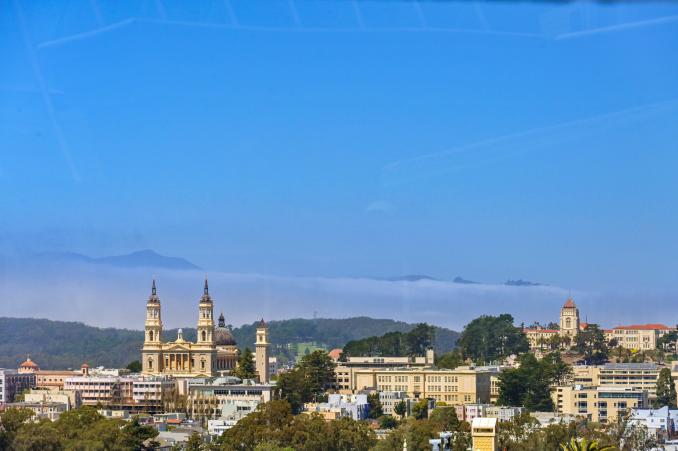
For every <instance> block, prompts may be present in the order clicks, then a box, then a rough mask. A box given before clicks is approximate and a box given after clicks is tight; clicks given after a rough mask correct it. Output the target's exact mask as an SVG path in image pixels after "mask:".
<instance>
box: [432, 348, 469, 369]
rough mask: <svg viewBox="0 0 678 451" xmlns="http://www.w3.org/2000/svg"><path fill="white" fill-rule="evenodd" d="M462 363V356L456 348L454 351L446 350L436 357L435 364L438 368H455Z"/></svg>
mask: <svg viewBox="0 0 678 451" xmlns="http://www.w3.org/2000/svg"><path fill="white" fill-rule="evenodd" d="M463 364H464V357H463V356H462V355H461V352H460V351H459V350H457V349H455V350H454V351H450V352H447V353H445V354H443V355H441V356H440V357H438V358H437V359H436V366H437V367H438V368H448V369H451V370H453V369H455V368H456V367H458V366H460V365H463Z"/></svg>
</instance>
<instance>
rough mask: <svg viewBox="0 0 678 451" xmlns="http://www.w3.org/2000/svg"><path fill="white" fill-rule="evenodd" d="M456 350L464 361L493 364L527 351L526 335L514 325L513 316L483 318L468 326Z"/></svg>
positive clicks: (487, 316)
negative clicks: (459, 351)
mask: <svg viewBox="0 0 678 451" xmlns="http://www.w3.org/2000/svg"><path fill="white" fill-rule="evenodd" d="M458 346H459V348H460V350H461V353H462V355H463V356H464V357H465V358H470V359H472V360H473V361H474V362H476V363H478V364H483V363H489V362H496V361H499V360H502V359H504V358H506V357H508V356H510V355H512V354H519V353H522V352H527V351H528V349H529V344H528V341H527V338H526V336H525V334H524V333H523V332H522V330H521V329H520V328H519V327H516V326H514V325H513V316H511V315H509V314H507V313H504V314H502V315H499V316H490V315H483V316H481V317H479V318H476V319H474V320H473V321H471V322H470V323H468V324H467V325H466V326H465V327H464V330H463V331H462V333H461V336H460V337H459V341H458Z"/></svg>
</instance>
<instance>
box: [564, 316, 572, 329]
mask: <svg viewBox="0 0 678 451" xmlns="http://www.w3.org/2000/svg"><path fill="white" fill-rule="evenodd" d="M565 327H566V328H567V329H569V328H570V327H572V319H570V318H567V319H566V320H565Z"/></svg>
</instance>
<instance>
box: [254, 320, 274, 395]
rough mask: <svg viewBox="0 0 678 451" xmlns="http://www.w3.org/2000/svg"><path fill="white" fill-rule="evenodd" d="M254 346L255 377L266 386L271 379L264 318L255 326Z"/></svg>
mask: <svg viewBox="0 0 678 451" xmlns="http://www.w3.org/2000/svg"><path fill="white" fill-rule="evenodd" d="M254 346H255V348H256V351H255V353H256V355H255V358H256V362H255V365H256V369H257V377H258V379H259V382H261V383H262V384H266V383H268V381H269V380H270V377H271V374H270V372H269V355H268V349H269V347H270V346H271V344H270V343H269V342H268V326H267V325H266V322H265V321H264V318H261V321H259V324H257V337H256V342H255V344H254Z"/></svg>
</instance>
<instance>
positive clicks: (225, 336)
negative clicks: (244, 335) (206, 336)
mask: <svg viewBox="0 0 678 451" xmlns="http://www.w3.org/2000/svg"><path fill="white" fill-rule="evenodd" d="M214 344H216V345H217V346H235V345H236V342H235V337H233V334H232V333H231V331H230V330H229V329H228V328H227V327H215V328H214Z"/></svg>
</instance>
